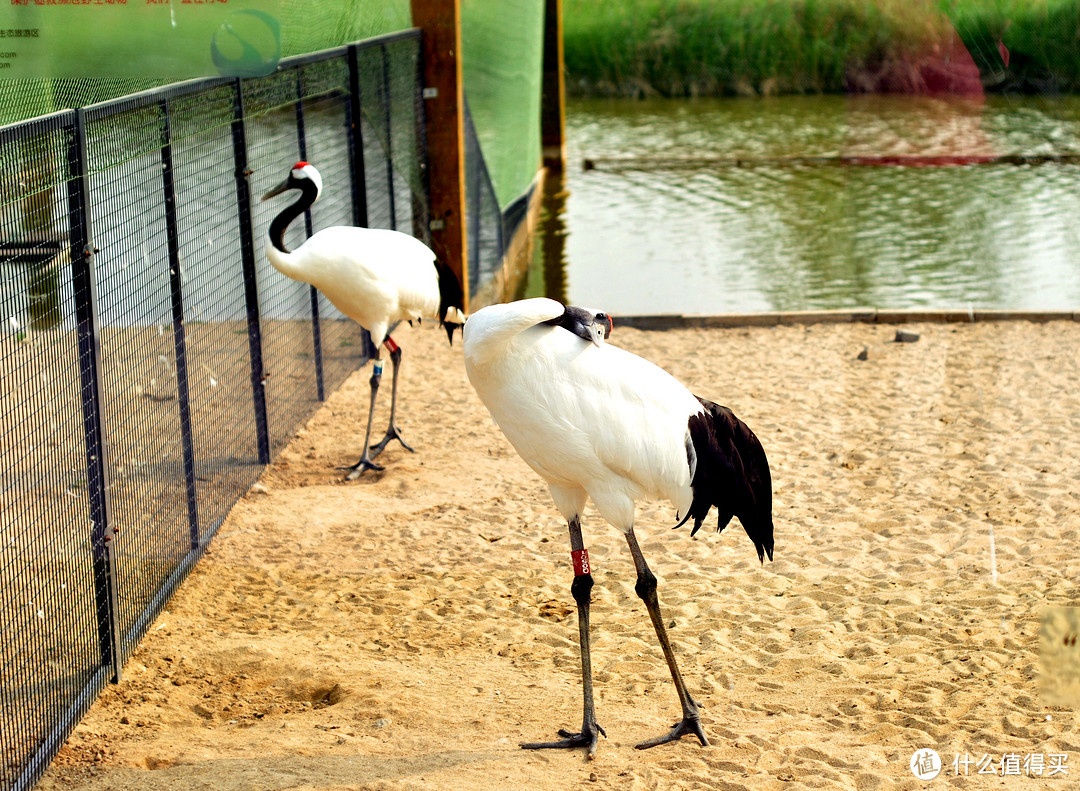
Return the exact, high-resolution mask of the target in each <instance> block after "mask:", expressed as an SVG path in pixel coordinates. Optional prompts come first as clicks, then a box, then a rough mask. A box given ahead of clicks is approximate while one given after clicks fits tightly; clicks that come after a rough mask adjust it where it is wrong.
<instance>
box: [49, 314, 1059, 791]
mask: <svg viewBox="0 0 1080 791" xmlns="http://www.w3.org/2000/svg"><path fill="white" fill-rule="evenodd" d="M906 329H908V330H910V331H914V332H917V333H919V334H920V336H921V337H920V339H919V341H918V342H916V343H894V342H892V341H893V337H894V333H895V330H896V328H895V327H891V326H882V325H869V324H856V325H816V326H808V327H803V326H788V327H775V328H752V329H729V330H719V329H711V330H673V331H667V332H642V331H638V330H633V329H629V328H620V327H619V326H618V325H616V328H615V334H614V335H613V337H612V342H615V343H617V344H619V345H621V346H624V347H626V348H629V349H631V350H633V351H635V352H637V353H639V354H641V355H643V356H646V357H648V358H650V359H652V360H653V361H655V362H657V363H659V364H661V365H663V366H664V367H666V368H667V369H668V370H670V371H671V372H672V373H673V374H675V375H676V376H677V377H679V378H680V379H682V380H683V381H684V382H686V383H688V385H690V386H691V389H693V390H694V391H695V392H697V393H699V394H700V395H703V396H706V397H709V398H712V399H713V400H716V401H718V402H720V403H723V404H726V405H728V406H730V407H732V408H733V409H734V410H735V411H736V413H737V414H739V415H740V416H741V417H742V418H743V419H744V420H746V421H747V422H748V423H749V424H750V425H751V426H752V427H753V428H754V430H755V431H756V432H757V434H758V436H759V437H760V438H761V440H762V443H763V444H764V446H765V449H766V451H767V453H768V455H769V458H770V461H771V464H772V468H773V477H774V489H775V517H776V560H775V562H773V563H768V562H766V563H765V565H764V566H761V565H759V564H758V562H757V558H756V556H755V553H754V549H753V546H752V545H751V543H750V541H749V540H748V539H747V538H746V536H745V535H744V534H743V533H742V531H741V529H740V528H739V527H738V526H737V525H733V526H732V527H731V528H730V529H729V530H727V531H726V532H724V533H722V534H720V535H717V534H715V533H712V532H707V531H705V530H702V532H701V533H699V534H698V536H697V538H696V539H694V540H691V539H690V538H689V533H688V531H687V530H686V529H685V528H684V529H683V530H681V531H678V532H672V531H671V530H670V529H669V528H670V526H671V525H672V524H674V514H673V509H672V508H671V506H670V505H669V504H667V503H653V502H646V503H640V504H639V509H638V526H637V531H638V535H639V537H640V538H641V543H642V548H643V550H644V552H645V555H646V557H647V558H649V560H650V563H651V565H652V567H653V569H654V570H655V571H656V573H657V576H658V577H659V578H660V588H659V594H660V598H661V602H662V604H663V606H664V609H665V619H666V620H668V621H669V622H670V623H671V624H672V625H673V629H672V634H673V639H674V643H675V650H676V652H677V655H678V657H679V659H680V661H681V664H682V669H683V672H684V675H685V676H686V678H687V681H688V685H689V686H690V689H691V692H692V694H694V695H695V697H697V698H698V699H699V701H700V702H701V703H702V704H703V707H704V711H703V721H704V723H705V728H706V731H707V732H708V734H709V736H710V738H711V740H712V746H710V747H708V748H702V747H700V746H699V745H698V744H697V742H696V741H694V740H693V739H691V738H686V739H683V740H682V741H680V742H679V743H677V744H670V745H665V746H661V747H658V748H656V749H653V750H650V751H645V752H639V751H636V750H634V749H633V745H634V743H636V742H637V741H639V740H642V739H645V738H648V737H651V736H655V735H658V734H659V733H661V732H664V731H666V730H667V728H668V727H669V726H670V725H671V724H672V723H673V722H674V721H675V720H676V719H677V718H678V716H677V715H678V705H677V701H676V698H675V695H674V690H673V686H672V684H671V682H670V677H669V676H668V672H667V669H666V667H665V665H664V663H663V660H662V657H661V655H660V652H659V649H658V647H657V644H656V639H655V636H654V634H653V632H652V629H651V627H650V625H649V622H648V618H647V616H646V614H645V610H644V607H643V606H642V605H641V604H640V602H639V601H638V599H637V598H636V596H635V594H634V590H633V585H634V574H633V566H632V564H631V562H630V559H629V555H628V553H627V551H626V547H625V542H624V541H623V539H622V538H621V536H620V535H619V534H618V533H617V532H616V531H615V530H614V529H613V528H611V527H610V526H607V525H605V524H603V523H601V522H600V521H599V520H598V518H597V517H596V516H595V514H593V513H591V512H590V513H589V514H587V516H586V521H585V529H586V543H587V546H589V548H590V552H591V556H592V559H593V563H594V566H595V567H596V570H595V571H594V576H595V578H596V582H597V585H596V587H595V588H594V590H593V597H594V606H593V610H592V613H593V635H594V643H593V645H594V648H593V662H594V667H595V679H596V687H597V711H598V720H599V722H600V724H601V725H602V726H604V728H605V729H606V731H607V735H608V738H607V739H602V740H601V743H600V748H599V753H598V755H597V757H596V759H595V760H593V761H589V760H587V758H586V757H585V755H584V753H583V752H582V751H580V750H576V751H571V752H567V751H546V752H528V751H524V750H521V749H519V748H518V746H517V745H518V743H519V742H520V741H528V740H537V739H548V738H552V737H554V732H555V730H556V729H557V728H560V727H567V726H573V727H575V729H576V727H577V726H579V725H580V722H581V693H580V676H579V664H578V654H577V646H576V618H575V614H574V609H573V600H572V598H571V596H570V591H569V587H570V581H571V578H572V576H571V575H572V572H571V569H570V558H569V548H568V545H567V539H566V526H565V524H563V523H562V522H561V521H560V519H559V516H558V514H557V512H556V511H555V509H554V507H553V506H552V504H551V501H550V498H549V496H548V494H547V491H546V488H545V486H544V485H543V483H542V482H541V481H540V479H539V478H537V477H536V476H535V475H534V474H533V473H532V472H531V471H530V470H529V469H528V468H527V467H526V466H525V464H524V463H523V462H522V461H521V460H520V459H519V458H518V457H517V456H516V454H515V453H514V452H513V450H512V449H511V448H510V446H509V445H508V444H507V443H506V441H505V439H504V438H503V437H502V435H501V434H500V433H499V432H498V430H497V429H496V428H495V426H494V425H493V424H492V422H491V420H490V419H489V418H488V416H487V413H486V411H485V410H484V408H483V406H482V405H481V404H480V403H479V400H478V399H477V397H476V395H475V394H474V393H473V391H472V390H471V388H470V387H469V385H468V383H467V381H466V379H465V376H464V371H463V365H462V359H461V350H460V345H459V344H458V345H455V346H454V347H453V348H448V347H447V346H446V342H445V336H444V335H443V334H442V333H441V332H439V331H438V330H437V329H435V328H433V327H430V326H425V327H424V328H422V329H415V330H412V329H407V330H405V331H404V332H403V333H402V334H401V336H400V337H399V340H400V341H401V342H402V346H403V348H404V349H405V362H404V364H403V378H402V385H401V390H402V392H401V401H402V405H403V412H402V414H401V416H400V421H399V422H400V423H401V426H402V429H403V431H404V433H405V435H406V437H407V438H408V439H409V440H410V441H412V442H413V443H414V445H415V447H416V449H417V451H418V452H417V453H416V454H415V455H412V454H408V453H406V452H404V451H403V450H401V449H398V448H396V447H395V448H392V449H391V450H389V451H387V453H386V454H385V456H384V459H383V460H384V461H386V462H387V463H388V466H387V469H386V471H385V472H384V473H381V474H376V475H371V474H369V475H368V476H365V478H363V479H362V480H360V481H359V482H357V483H353V484H342V483H341V482H340V481H339V476H340V473H338V472H337V471H336V470H335V469H334V467H335V465H338V464H341V463H343V462H350V463H351V462H352V461H354V460H355V458H354V457H355V456H356V454H357V452H358V447H357V446H358V443H359V441H360V432H361V430H362V425H361V420H362V419H363V418H364V416H365V414H366V402H367V375H368V371H366V370H365V371H361V372H359V373H358V374H356V375H354V376H353V377H352V378H351V379H350V380H349V381H348V382H347V384H346V385H345V386H344V387H343V388H342V389H341V390H340V391H339V392H337V393H336V394H334V396H333V397H332V398H331V399H330V400H329V402H328V403H327V405H326V406H325V408H323V409H322V410H321V411H320V412H319V413H318V414H317V415H316V416H315V417H314V418H313V419H312V421H311V422H310V424H309V425H308V426H306V427H305V428H304V429H303V430H302V431H300V432H299V433H298V435H297V436H296V438H295V440H294V441H293V442H292V443H291V445H290V446H289V447H288V449H287V450H286V451H285V453H284V454H283V455H282V457H281V458H280V460H279V461H278V462H277V463H275V464H274V465H273V466H272V467H271V468H270V469H268V470H267V471H266V473H265V474H264V475H263V477H262V479H261V483H260V484H259V485H257V486H256V488H255V489H254V490H253V491H252V492H251V493H249V494H248V496H247V497H246V498H245V499H244V500H242V501H241V502H240V503H239V504H238V505H237V506H236V508H235V509H234V510H233V512H232V514H231V515H230V517H229V518H228V520H227V521H226V523H225V524H224V526H223V527H222V529H221V533H220V535H219V537H218V538H217V540H216V541H215V543H214V544H213V546H212V548H211V551H210V552H209V554H208V555H207V557H206V559H205V560H204V561H203V562H202V563H201V564H200V565H199V566H198V568H197V569H196V570H195V572H194V573H193V574H192V576H191V577H190V578H189V580H188V581H187V582H186V583H185V584H184V585H183V586H182V588H181V589H180V591H179V593H178V594H177V596H176V597H175V599H174V600H173V601H172V603H171V604H170V606H169V607H168V610H167V612H165V613H164V614H163V615H162V616H161V617H160V618H159V619H158V621H157V623H156V624H155V625H154V626H153V627H152V628H151V631H150V634H149V636H148V637H147V639H146V640H145V642H144V643H143V645H142V646H141V647H140V649H139V650H138V652H137V653H136V655H135V656H134V657H133V658H132V659H131V661H130V662H129V663H128V665H127V666H126V667H125V670H124V679H123V681H122V683H121V684H119V685H116V686H111V687H110V688H108V689H107V690H106V691H105V692H104V694H103V695H102V696H101V698H100V699H99V700H98V701H97V703H96V704H95V705H94V706H93V708H92V710H91V711H90V713H89V714H88V716H87V717H86V718H85V719H84V721H83V722H82V723H81V724H80V725H79V726H78V728H77V730H76V731H75V733H74V734H73V735H72V737H71V738H70V739H69V741H68V743H67V744H66V746H65V747H64V748H63V749H62V751H61V753H60V754H59V756H58V757H57V758H56V760H55V761H54V763H53V765H52V767H51V768H50V770H49V771H48V773H47V775H46V776H45V778H44V779H43V780H42V782H41V784H40V786H39V787H40V788H41V789H47V790H48V791H54V790H57V789H75V788H78V789H89V790H90V791H96V790H98V789H148V790H149V791H157V790H158V789H215V790H221V791H227V790H228V791H232V789H237V791H239V790H240V789H243V790H244V791H262V790H264V789H265V790H267V791H277V790H278V789H320V790H322V789H361V788H362V789H395V790H396V789H464V790H465V791H487V789H489V788H492V787H507V786H513V787H517V788H523V789H574V788H585V789H592V788H596V789H654V788H655V789H691V788H710V789H729V790H741V789H795V788H802V787H808V788H809V787H812V788H855V789H860V790H862V789H894V788H904V789H909V788H912V789H913V788H933V787H935V786H937V787H945V786H951V787H956V788H1007V789H1014V788H1015V789H1036V788H1037V789H1042V788H1055V789H1063V788H1075V787H1077V785H1076V784H1077V783H1078V782H1080V719H1078V716H1077V713H1076V706H1077V699H1078V698H1080V694H1078V693H1077V685H1078V684H1080V680H1078V679H1080V672H1078V670H1077V668H1078V667H1080V645H1075V644H1074V645H1072V646H1070V645H1069V638H1070V634H1071V635H1072V637H1073V639H1074V643H1075V632H1076V630H1077V629H1078V628H1080V627H1077V622H1076V621H1073V622H1071V623H1070V622H1069V621H1068V616H1070V615H1075V614H1076V612H1077V611H1062V612H1058V611H1056V610H1054V609H1052V608H1053V607H1055V606H1070V607H1077V606H1080V594H1078V592H1077V588H1076V580H1077V579H1080V537H1078V529H1080V500H1078V498H1077V494H1076V491H1077V481H1078V480H1080V354H1078V353H1077V351H1076V350H1077V348H1078V347H1080V323H1072V322H1054V323H1049V324H1039V325H1036V324H1031V323H1027V322H1009V323H1000V324H991V323H986V324H980V323H977V324H973V325H945V324H937V325H935V324H923V325H912V326H908V327H906ZM864 348H866V349H867V355H866V356H867V359H866V360H859V359H857V355H858V354H859V352H860V351H861V350H863V349H864ZM387 401H388V399H387ZM387 410H388V403H386V402H384V403H383V404H382V408H381V410H380V414H379V416H378V417H377V425H378V424H383V423H384V421H385V417H384V415H385V414H386V411H387ZM1070 580H1071V582H1070ZM1044 616H1046V617H1047V618H1048V619H1049V620H1048V621H1047V623H1046V624H1043V625H1040V618H1042V617H1044ZM1055 619H1056V620H1055ZM1070 630H1072V631H1071V632H1070ZM1040 636H1041V638H1040ZM1040 639H1041V640H1042V642H1040ZM1070 663H1071V664H1070ZM1044 665H1045V666H1044ZM1054 668H1057V670H1054ZM1070 668H1071V669H1070ZM1070 685H1072V686H1071V687H1070ZM1070 701H1071V702H1070ZM1054 702H1056V703H1057V704H1058V705H1049V704H1051V703H1054ZM926 748H933V749H935V750H936V751H937V752H938V754H939V755H940V757H941V759H942V761H943V763H944V765H945V768H944V770H943V771H942V773H941V776H939V777H938V778H937V779H935V780H927V781H923V780H920V779H918V778H916V776H915V775H914V774H913V772H912V770H911V768H910V761H911V758H912V756H913V754H914V753H915V752H916V751H917V750H923V749H926ZM1055 755H1057V756H1064V758H1054V756H1055ZM954 760H955V761H956V763H954ZM1040 762H1041V765H1040ZM1055 762H1059V763H1060V762H1064V764H1063V765H1064V767H1065V773H1061V772H1058V773H1056V774H1054V775H1053V776H1051V772H1052V771H1053V769H1052V766H1053V764H1054V763H1055ZM980 769H982V770H983V773H982V774H980V773H979V771H980ZM1040 769H1041V771H1042V774H1041V775H1040V774H1038V773H1037V772H1038V771H1039V770H1040ZM957 770H959V773H960V776H956V773H957ZM991 771H993V772H995V774H990V772H991Z"/></svg>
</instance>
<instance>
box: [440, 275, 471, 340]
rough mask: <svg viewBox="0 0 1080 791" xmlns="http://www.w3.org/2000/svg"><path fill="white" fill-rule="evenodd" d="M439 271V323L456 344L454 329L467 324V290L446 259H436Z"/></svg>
mask: <svg viewBox="0 0 1080 791" xmlns="http://www.w3.org/2000/svg"><path fill="white" fill-rule="evenodd" d="M435 270H436V271H437V272H438V273H439V324H441V325H442V326H443V327H444V328H445V329H446V337H447V338H448V339H449V340H450V345H451V346H453V345H454V330H459V329H461V328H462V327H463V326H464V325H465V291H464V289H462V288H461V281H460V280H458V276H457V275H455V274H454V270H452V269H451V268H450V267H449V266H447V265H446V262H445V261H441V260H439V259H436V260H435Z"/></svg>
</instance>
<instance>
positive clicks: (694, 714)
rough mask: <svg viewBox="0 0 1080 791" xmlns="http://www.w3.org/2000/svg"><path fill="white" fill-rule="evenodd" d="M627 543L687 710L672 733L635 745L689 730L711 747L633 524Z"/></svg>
mask: <svg viewBox="0 0 1080 791" xmlns="http://www.w3.org/2000/svg"><path fill="white" fill-rule="evenodd" d="M626 543H627V544H629V545H630V554H631V555H632V556H633V558H634V567H635V568H636V569H637V585H635V586H634V590H635V591H637V595H638V596H640V597H641V600H642V601H643V602H645V608H646V609H647V610H648V611H649V618H650V619H652V624H653V628H654V629H655V630H656V636H657V637H658V638H660V647H661V648H662V649H663V651H664V659H666V660H667V666H668V670H670V671H671V678H672V680H673V681H674V682H675V689H676V690H677V691H678V693H679V703H681V704H682V712H683V718H682V720H681V721H680V722H677V723H675V727H673V728H672V729H671V730H670V731H669V732H668V733H666V734H665V735H663V736H658V737H656V738H655V739H649V740H648V741H644V742H642V743H641V744H636V745H634V746H635V747H637V749H639V750H646V749H648V748H649V747H655V746H656V745H658V744H666V743H667V742H673V741H676V740H678V739H681V738H682V737H683V736H685V735H686V734H688V733H692V734H694V735H695V736H697V737H698V741H700V742H701V744H702V745H703V746H706V747H707V746H708V745H709V740H708V739H706V738H705V731H704V730H703V729H702V727H701V718H700V715H699V713H698V705H697V703H696V702H695V701H694V699H693V698H691V697H690V693H689V692H687V691H686V684H685V683H684V682H683V679H682V674H681V673H680V672H679V666H678V664H677V663H676V662H675V653H674V651H672V650H671V641H670V640H668V634H667V629H666V628H665V626H664V619H663V617H662V616H661V615H660V600H659V599H658V598H657V596H656V576H655V575H654V574H653V573H652V571H651V570H650V569H649V565H648V564H647V563H646V562H645V556H644V555H642V554H641V547H639V546H638V542H637V536H635V535H634V530H633V528H631V529H630V530H628V531H627V532H626Z"/></svg>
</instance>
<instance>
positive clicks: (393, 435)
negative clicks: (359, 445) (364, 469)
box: [368, 424, 416, 459]
mask: <svg viewBox="0 0 1080 791" xmlns="http://www.w3.org/2000/svg"><path fill="white" fill-rule="evenodd" d="M395 439H396V440H397V441H398V442H400V443H401V447H403V448H405V450H407V451H409V453H416V451H415V450H413V449H412V446H411V445H409V443H407V442H406V441H405V439H404V438H403V437H402V436H401V429H399V428H398V427H397V426H395V425H393V424H391V426H390V428H388V429H387V430H386V436H385V437H383V438H382V439H381V440H379V441H378V442H377V443H375V444H374V445H372V446H371V447H370V448H368V458H369V459H374V458H375V457H376V456H378V455H379V454H380V453H382V452H383V450H385V449H386V446H387V445H388V444H390V441H391V440H395Z"/></svg>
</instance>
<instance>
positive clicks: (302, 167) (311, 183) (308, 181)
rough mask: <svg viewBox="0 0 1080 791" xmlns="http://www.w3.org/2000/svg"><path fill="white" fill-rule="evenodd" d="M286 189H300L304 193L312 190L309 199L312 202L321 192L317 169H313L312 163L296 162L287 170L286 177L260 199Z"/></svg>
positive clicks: (270, 196)
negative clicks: (312, 195)
mask: <svg viewBox="0 0 1080 791" xmlns="http://www.w3.org/2000/svg"><path fill="white" fill-rule="evenodd" d="M287 190H301V191H303V192H305V193H311V192H314V195H315V197H313V198H312V199H311V202H312V203H314V202H315V201H317V200H318V199H319V195H321V194H322V176H320V175H319V171H317V170H316V169H315V166H314V165H312V164H310V163H308V162H297V163H296V164H295V165H293V166H292V169H291V170H290V171H289V176H288V178H286V179H285V180H284V181H283V182H281V183H280V184H278V185H277V186H276V187H274V188H273V189H272V190H270V191H269V192H267V193H266V194H265V195H263V196H262V200H266V199H267V198H272V197H274V196H275V195H280V194H281V193H283V192H286V191H287Z"/></svg>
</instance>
